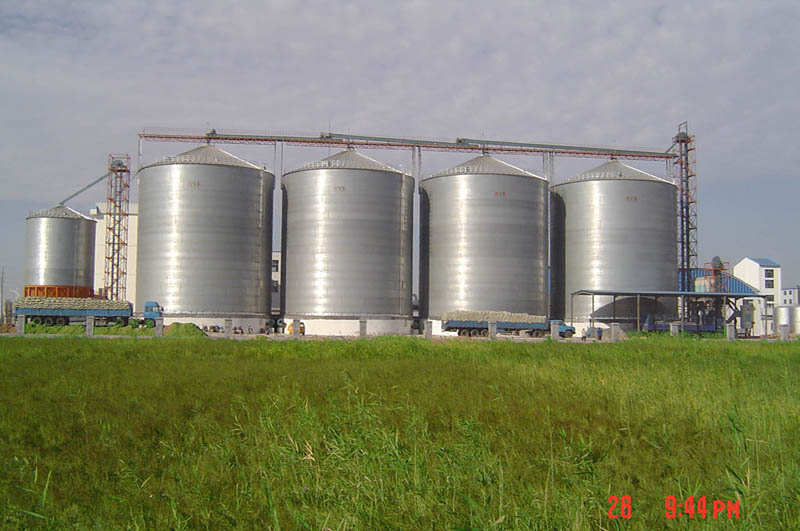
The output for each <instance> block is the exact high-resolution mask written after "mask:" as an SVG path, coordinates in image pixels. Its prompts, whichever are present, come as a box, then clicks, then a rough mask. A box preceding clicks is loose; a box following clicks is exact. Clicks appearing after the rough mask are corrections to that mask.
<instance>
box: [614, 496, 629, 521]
mask: <svg viewBox="0 0 800 531" xmlns="http://www.w3.org/2000/svg"><path fill="white" fill-rule="evenodd" d="M608 503H609V504H610V505H611V506H610V507H609V508H608V517H609V518H610V519H612V520H616V519H617V518H622V519H624V520H627V519H628V518H630V517H631V516H633V507H632V506H631V497H630V496H621V497H617V496H609V497H608Z"/></svg>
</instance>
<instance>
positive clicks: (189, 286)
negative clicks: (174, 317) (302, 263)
mask: <svg viewBox="0 0 800 531" xmlns="http://www.w3.org/2000/svg"><path fill="white" fill-rule="evenodd" d="M273 185H274V177H273V176H272V174H270V173H267V172H262V171H260V170H258V169H255V168H244V167H235V166H222V165H212V164H166V165H157V166H151V167H147V168H145V169H143V170H142V171H141V173H140V174H139V241H138V246H139V248H138V262H137V267H138V280H137V290H136V303H137V311H141V310H142V307H143V306H144V303H145V301H149V300H154V301H157V302H159V303H160V304H161V305H162V306H163V307H164V310H165V312H166V313H167V314H178V315H180V314H188V315H193V314H205V315H217V316H226V315H239V316H254V317H258V316H265V315H268V314H269V313H270V296H271V292H272V289H271V267H270V266H271V263H272V189H273Z"/></svg>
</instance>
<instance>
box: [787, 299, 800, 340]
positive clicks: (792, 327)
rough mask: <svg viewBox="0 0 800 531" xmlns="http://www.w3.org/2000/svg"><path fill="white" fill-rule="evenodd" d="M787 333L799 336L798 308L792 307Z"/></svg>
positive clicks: (799, 320)
mask: <svg viewBox="0 0 800 531" xmlns="http://www.w3.org/2000/svg"><path fill="white" fill-rule="evenodd" d="M789 333H791V334H800V306H792V322H791V323H789Z"/></svg>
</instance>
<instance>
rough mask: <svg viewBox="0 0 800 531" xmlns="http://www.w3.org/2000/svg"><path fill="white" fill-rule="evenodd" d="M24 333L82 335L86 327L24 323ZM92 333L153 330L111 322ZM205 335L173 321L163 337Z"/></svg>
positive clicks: (151, 333) (143, 333)
mask: <svg viewBox="0 0 800 531" xmlns="http://www.w3.org/2000/svg"><path fill="white" fill-rule="evenodd" d="M25 333H26V334H54V335H66V336H83V335H86V328H85V327H84V325H82V324H77V325H64V326H59V325H44V324H39V325H37V324H33V323H27V324H26V325H25ZM94 334H95V335H97V336H129V337H140V336H149V337H153V336H154V335H155V331H154V329H153V328H146V327H136V328H134V327H133V326H122V325H119V324H112V325H108V326H97V327H95V329H94ZM205 335H206V334H205V332H203V331H202V330H201V329H200V328H198V327H197V326H195V325H193V324H191V323H173V324H171V325H169V326H166V327H164V336H165V337H205Z"/></svg>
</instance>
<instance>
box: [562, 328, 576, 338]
mask: <svg viewBox="0 0 800 531" xmlns="http://www.w3.org/2000/svg"><path fill="white" fill-rule="evenodd" d="M562 335H563V336H564V337H566V338H567V339H569V338H570V337H572V336H574V335H575V332H573V331H572V330H567V331H566V332H564V333H563V334H562Z"/></svg>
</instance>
